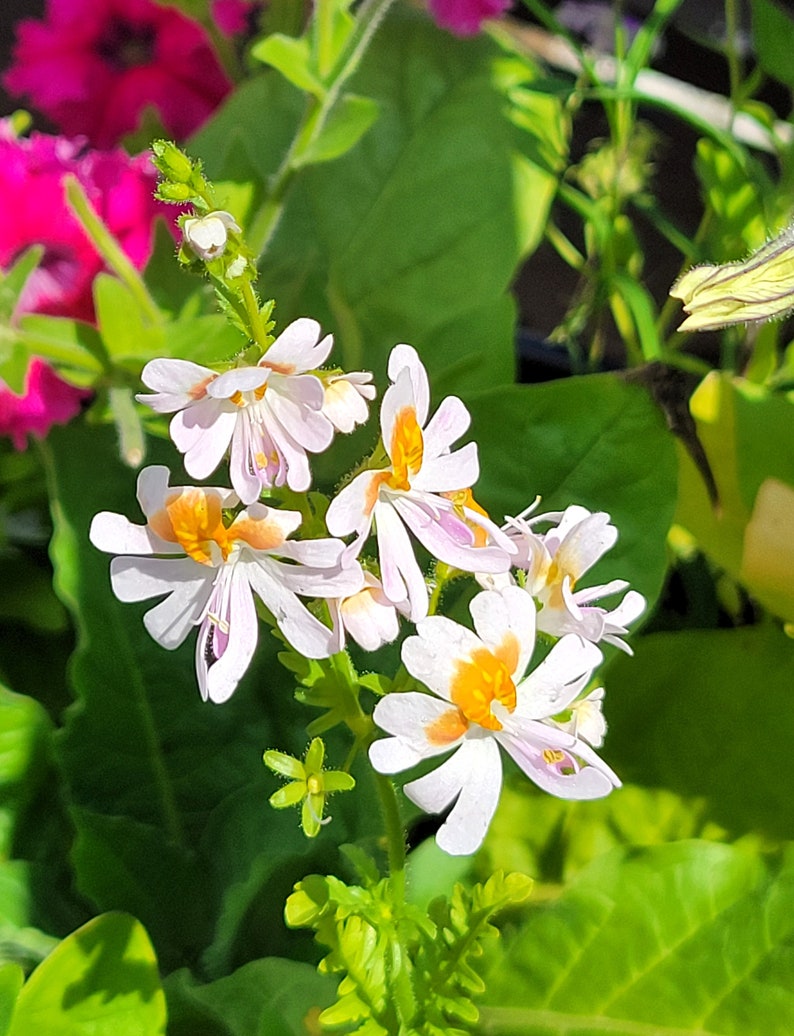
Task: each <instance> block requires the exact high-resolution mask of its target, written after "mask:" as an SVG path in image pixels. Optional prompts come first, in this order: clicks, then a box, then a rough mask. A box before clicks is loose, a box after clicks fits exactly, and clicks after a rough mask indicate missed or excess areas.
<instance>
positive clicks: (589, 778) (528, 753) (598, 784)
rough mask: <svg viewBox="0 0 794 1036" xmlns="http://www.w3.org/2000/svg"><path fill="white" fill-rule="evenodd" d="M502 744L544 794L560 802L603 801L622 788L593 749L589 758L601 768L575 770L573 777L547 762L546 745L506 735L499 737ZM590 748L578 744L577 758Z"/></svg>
mask: <svg viewBox="0 0 794 1036" xmlns="http://www.w3.org/2000/svg"><path fill="white" fill-rule="evenodd" d="M499 741H500V743H501V744H502V745H503V746H504V748H505V749H506V751H507V752H508V753H509V754H510V755H511V756H512V758H513V759H514V760H515V762H516V763H517V764H518V766H520V767H521V769H522V770H523V771H524V773H525V774H526V775H527V777H529V779H530V780H531V781H533V782H534V783H535V784H537V785H538V787H539V788H542V789H543V791H547V792H549V794H551V795H556V796H557V797H558V798H561V799H579V800H582V799H600V798H603V797H604V796H605V795H608V794H609V793H610V792H611V791H612V789H613V788H615V787H619V786H620V781H619V780H618V778H617V777H616V776H615V774H614V773H613V772H612V770H610V768H609V767H608V766H606V765H605V764H604V763H602V762H601V760H600V759H598V756H596V754H595V752H593V751H592V749H589V750H588V752H587V754H588V756H591V757H594V758H595V759H596V760H597V761H598V763H599V766H596V765H590V766H584V767H582V768H581V769H575V771H574V772H573V773H567V774H564V773H560V772H559V769H558V768H557V766H556V765H553V764H549V763H548V762H546V760H545V759H544V757H543V751H544V746H543V745H538V744H534V743H531V742H528V741H524V740H521V739H520V738H516V737H513V736H511V735H507V734H505V733H504V732H502V733H501V734H500V735H499ZM586 748H587V746H586V745H584V744H583V742H576V746H575V749H574V750H573V751H574V754H575V755H582V754H583V750H584V749H586ZM572 762H573V761H572ZM574 765H575V764H574ZM602 767H603V769H602Z"/></svg>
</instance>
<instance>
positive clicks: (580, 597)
mask: <svg viewBox="0 0 794 1036" xmlns="http://www.w3.org/2000/svg"><path fill="white" fill-rule="evenodd" d="M549 519H551V520H553V521H556V522H557V523H558V524H557V525H555V526H553V527H552V528H551V529H549V530H548V532H545V533H537V532H535V531H534V530H533V529H532V525H533V524H535V523H536V522H540V521H544V520H549ZM505 528H506V530H507V533H508V535H509V536H510V537H511V539H512V540H513V542H514V543H515V544H516V546H517V547H518V554H517V556H516V557H514V558H513V564H514V565H515V566H516V567H517V568H522V569H525V570H526V573H527V576H526V584H525V586H526V589H527V591H528V592H529V593H530V594H531V595H532V596H533V597H535V598H537V600H538V602H539V603H540V604H541V605H542V607H541V609H540V611H539V613H538V629H539V630H541V631H542V632H544V633H550V634H552V635H553V636H555V637H561V636H563V635H564V634H566V633H578V634H579V636H581V637H584V638H585V639H587V640H591V641H593V642H594V643H595V642H598V641H602V640H603V641H606V642H607V643H608V644H612V645H614V646H615V647H618V648H620V649H621V650H622V651H625V652H626V653H627V654H631V653H632V652H631V649H630V648H629V646H628V645H627V644H626V643H625V641H623V640H621V639H620V638H621V636H623V635H625V634H626V633H628V629H627V627H628V625H629V624H630V623H632V622H633V621H634V620H635V619H636V618H638V617H639V616H640V615H641V614H642V613H643V611H644V610H645V598H644V597H643V596H642V594H640V593H637V592H636V590H630V591H629V592H628V593H627V594H626V596H625V597H624V598H623V600H622V602H621V603H620V604H619V605H618V606H617V607H616V608H613V609H612V611H608V610H607V609H606V608H602V607H599V606H597V605H596V606H594V605H593V604H592V602H593V601H597V600H600V599H601V598H602V597H609V596H611V595H612V594H618V593H622V592H623V591H624V590H626V589H627V588H628V585H629V584H628V583H627V582H626V581H625V580H624V579H613V580H612V581H611V582H609V583H604V584H602V585H601V586H591V587H586V588H584V589H581V588H579V589H577V587H578V586H579V581H580V579H581V578H582V576H583V575H584V574H585V573H586V572H587V571H588V570H589V569H590V568H591V567H592V566H593V565H594V564H595V563H596V561H598V559H599V558H600V557H601V556H602V555H603V554H605V553H606V552H607V551H608V550H609V549H610V548H611V547H613V546H614V545H615V542H616V541H617V538H618V530H617V529H616V528H615V526H614V525H611V524H610V520H609V515H608V514H606V513H605V512H603V511H599V512H597V513H595V514H594V513H591V512H590V511H588V510H587V508H585V507H579V506H576V505H573V506H571V507H568V508H566V510H565V511H563V512H562V513H556V514H545V515H538V516H537V517H535V518H532V519H530V520H529V521H527V520H526V519H524V518H522V517H518V518H511V519H508V524H507V526H506V527H505Z"/></svg>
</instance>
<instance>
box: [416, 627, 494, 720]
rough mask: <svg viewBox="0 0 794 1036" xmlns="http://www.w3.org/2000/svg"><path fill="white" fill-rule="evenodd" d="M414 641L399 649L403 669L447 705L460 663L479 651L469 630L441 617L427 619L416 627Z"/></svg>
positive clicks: (477, 644) (474, 637)
mask: <svg viewBox="0 0 794 1036" xmlns="http://www.w3.org/2000/svg"><path fill="white" fill-rule="evenodd" d="M416 633H417V635H416V636H415V637H408V638H407V640H406V641H405V642H404V643H403V646H402V660H403V664H404V665H405V668H406V669H407V670H408V672H409V673H410V674H411V676H413V677H415V678H416V679H417V680H420V681H421V682H422V683H423V684H425V686H426V687H429V688H430V690H431V691H434V692H435V693H436V694H438V695H439V696H440V697H442V698H446V699H447V701H449V694H450V689H449V685H450V682H451V680H452V677H453V675H454V673H455V671H456V669H457V666H458V663H459V662H460V660H461V659H465V658H468V657H470V655H471V654H472V652H473V651H476V650H477V649H478V648H481V647H482V642H481V641H480V639H479V638H478V637H477V636H475V634H474V633H472V631H471V630H469V629H466V627H465V626H461V625H460V623H457V622H454V621H453V620H452V619H449V618H447V617H446V616H445V615H431V616H430V617H429V618H426V619H422V621H421V622H418V623H417V625H416Z"/></svg>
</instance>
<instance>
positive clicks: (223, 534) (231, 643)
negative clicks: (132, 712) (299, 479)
mask: <svg viewBox="0 0 794 1036" xmlns="http://www.w3.org/2000/svg"><path fill="white" fill-rule="evenodd" d="M138 501H139V502H140V505H141V509H142V510H143V513H144V514H145V515H146V519H147V522H146V525H135V524H133V523H132V522H130V521H129V520H128V519H127V518H125V517H124V516H123V515H120V514H113V513H111V512H109V511H103V512H102V513H100V514H98V515H96V516H95V517H94V520H93V521H92V523H91V531H90V539H91V542H92V543H93V544H94V546H95V547H98V548H99V549H100V550H104V551H107V552H108V553H110V554H117V555H123V556H121V557H115V558H114V559H113V561H112V562H111V563H110V578H111V583H112V586H113V592H114V593H115V595H116V596H117V597H118V598H119V600H121V601H144V600H147V599H148V598H150V597H159V596H162V595H164V594H165V595H167V596H166V598H165V600H164V601H161V602H160V604H158V605H156V606H155V607H154V608H152V609H151V610H150V611H148V612H147V613H146V615H145V616H144V620H143V621H144V625H145V626H146V629H147V630H148V631H149V633H150V634H151V635H152V637H154V639H155V640H156V641H157V642H158V644H161V645H162V646H163V647H165V648H169V649H174V648H176V647H179V645H180V644H181V643H182V642H183V641H184V640H185V638H186V637H187V636H188V634H189V633H190V630H191V629H192V628H193V627H194V626H198V627H199V634H198V641H197V644H196V675H197V677H198V682H199V689H200V691H201V696H202V698H204V699H205V700H206V699H207V698H209V699H210V701H213V702H222V701H226V699H227V698H229V697H230V696H231V694H232V693H233V692H234V690H235V688H236V686H237V683H238V681H239V680H240V678H241V677H242V675H243V674H244V673H245V671H246V669H247V668H248V665H249V663H250V661H251V658H252V657H253V654H254V649H255V648H256V642H257V636H258V622H257V616H256V608H255V606H254V599H253V595H252V591H253V592H254V593H256V594H257V595H258V596H259V597H260V598H261V600H262V601H263V603H264V604H265V606H266V607H267V608H268V609H269V610H270V611H271V612H272V613H273V617H274V619H275V621H276V623H277V624H278V626H279V628H280V629H281V631H282V632H283V634H284V636H285V637H286V638H287V640H288V641H289V642H290V643H291V644H292V645H293V647H295V648H296V649H297V650H298V651H300V652H302V653H303V654H304V655H307V656H308V657H309V658H324V657H326V656H328V655H331V654H333V653H334V652H336V651H339V650H340V649H341V646H342V645H341V640H340V631H334V630H331V629H329V628H328V627H327V626H324V625H323V623H321V622H320V620H319V619H317V618H315V616H314V615H312V614H311V612H309V611H308V609H307V608H306V607H305V605H304V604H302V603H301V602H300V601H299V600H298V597H297V596H296V595H297V594H301V595H303V596H309V597H338V596H341V595H344V594H347V593H353V592H355V591H356V590H357V589H358V588H359V587H360V585H361V581H362V573H361V569H360V568H359V566H358V565H354V566H352V567H347V568H345V569H342V568H341V567H340V565H339V559H340V556H341V554H342V552H343V550H344V544H343V543H341V542H340V541H339V540H331V539H320V540H295V541H292V540H289V541H288V540H287V537H288V536H289V535H290V534H291V533H293V532H295V530H296V529H297V528H298V526H299V525H300V522H301V516H300V514H299V513H298V512H297V511H279V510H275V509H274V508H269V507H266V506H265V505H264V504H253V505H252V506H251V507H249V508H248V509H247V510H244V511H241V512H240V513H239V514H238V515H237V516H236V517H235V518H234V519H233V520H232V521H228V519H227V518H226V517H225V515H224V510H226V509H228V508H231V507H234V506H235V505H236V504H237V503H238V501H237V497H236V496H235V494H234V493H232V492H231V490H227V489H218V488H215V487H208V486H204V487H198V486H169V485H168V469H167V468H165V467H160V466H153V467H148V468H144V469H143V471H141V473H140V475H139V476H138ZM147 555H148V556H147ZM151 555H157V556H154V557H152V556H151Z"/></svg>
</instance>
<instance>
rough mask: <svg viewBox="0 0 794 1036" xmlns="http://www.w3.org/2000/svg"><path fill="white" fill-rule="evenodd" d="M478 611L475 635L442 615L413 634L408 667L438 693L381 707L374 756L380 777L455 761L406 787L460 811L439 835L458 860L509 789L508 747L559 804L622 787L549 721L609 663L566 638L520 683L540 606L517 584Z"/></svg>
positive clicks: (484, 598)
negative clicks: (440, 758) (435, 760)
mask: <svg viewBox="0 0 794 1036" xmlns="http://www.w3.org/2000/svg"><path fill="white" fill-rule="evenodd" d="M470 608H471V615H472V618H473V620H474V628H475V630H476V633H472V632H471V630H468V629H466V628H465V627H463V626H460V625H458V623H456V622H453V621H452V620H451V619H447V618H444V617H442V616H431V617H430V618H427V619H423V620H422V621H421V622H419V623H418V624H417V627H416V631H417V636H415V637H409V638H408V639H407V640H406V641H405V643H404V644H403V649H402V658H403V662H404V664H405V666H406V668H407V669H408V671H409V672H410V673H411V674H412V675H413V676H414V677H415V678H416V679H417V680H421V681H422V683H424V684H425V685H426V686H427V687H428V688H429V689H430V690H431V691H432V692H433V695H429V694H421V693H419V692H416V691H409V692H406V693H404V694H388V695H386V697H385V698H382V699H381V700H380V701H379V702H378V704H377V706H376V708H375V712H374V719H375V722H376V723H377V724H378V726H379V727H381V728H382V729H383V730H385V731H386V732H387V733H389V734H391V735H392V736H391V737H388V738H384V739H382V740H380V741H376V742H375V743H374V744H373V745H372V746H371V748H370V759H371V761H372V764H373V766H374V767H375V769H376V770H378V771H380V772H381V773H397V772H399V771H401V770H405V769H407V768H409V767H411V766H414V765H416V764H417V763H419V762H421V761H422V760H425V759H430V758H432V757H434V756H437V755H441V754H443V753H446V752H450V751H452V752H453V754H452V755H451V756H450V757H449V758H448V759H446V760H445V761H444V762H443V763H442V764H441V765H440V766H439V767H438V768H436V769H434V770H431V771H430V772H429V773H428V774H426V775H425V776H424V777H420V778H419V779H418V780H415V781H411V782H410V783H409V784H406V785H405V787H404V789H403V790H404V791H405V793H406V795H407V796H408V797H409V798H410V799H411V800H412V801H413V802H415V803H416V804H417V805H418V806H420V807H421V808H422V809H424V810H425V811H426V812H429V813H440V812H441V811H442V810H444V809H446V808H447V807H448V806H449V805H450V804H451V803H453V802H454V806H453V808H452V811H451V813H450V814H449V816H448V817H447V819H446V821H445V822H444V824H442V826H441V828H440V830H439V832H438V834H437V836H436V840H437V841H438V844H439V846H440V847H441V848H442V849H444V850H445V851H446V852H448V853H451V854H453V855H467V854H469V853H472V852H474V851H475V850H476V849H478V848H479V846H480V845H481V844H482V840H483V838H484V837H485V832H486V830H487V829H488V825H489V824H490V822H491V818H492V816H493V814H494V811H495V809H496V805H497V802H498V801H499V792H500V790H501V785H502V762H501V756H500V752H499V747H500V746H501V747H502V748H503V749H504V750H505V751H506V752H507V753H508V754H509V755H510V756H512V758H513V759H514V760H515V762H516V763H517V764H518V766H519V767H520V768H521V769H522V770H523V771H524V773H525V774H526V775H527V776H528V777H529V778H530V779H531V780H532V781H534V782H535V783H536V784H537V785H538V786H539V787H541V788H543V789H544V790H545V791H548V792H550V793H551V794H553V795H557V796H559V797H560V798H567V799H592V798H600V797H602V796H604V795H607V794H609V792H610V791H611V790H612V789H613V788H615V787H619V786H620V781H619V780H618V778H617V776H616V775H615V774H614V773H613V772H612V770H611V769H610V768H609V767H608V766H607V765H606V764H605V763H604V762H603V761H602V760H601V759H599V757H598V756H597V755H596V753H595V752H594V751H593V749H592V748H591V747H590V746H589V745H587V744H586V743H585V742H584V740H582V739H581V738H580V737H577V736H576V734H575V733H570V732H566V731H563V730H561V729H559V726H558V725H557V724H556V723H555V721H554V719H553V717H554V716H557V715H559V714H560V713H561V712H563V711H564V710H565V709H567V708H569V707H570V705H571V703H572V702H573V701H575V699H576V698H577V696H578V695H579V694H580V693H581V691H582V690H583V689H584V687H585V685H586V684H587V682H588V681H589V679H590V674H591V672H592V670H593V669H594V668H595V666H597V665H598V664H599V663H600V661H601V658H602V656H601V652H600V651H599V650H598V648H597V647H595V645H594V644H591V643H589V642H588V641H586V640H583V639H582V638H581V637H577V636H565V637H563V638H562V639H561V640H560V641H558V643H557V644H555V645H554V647H553V648H552V649H551V651H550V653H549V654H548V655H547V657H546V658H545V659H544V661H543V662H541V664H540V665H539V666H538V667H537V668H536V669H535V670H533V671H532V672H531V673H530V674H529V675H528V676H526V677H524V673H525V672H526V669H527V666H528V665H529V661H530V658H531V656H532V651H533V648H534V644H535V604H534V602H533V600H532V598H531V597H530V596H529V595H528V594H527V593H526V592H525V591H524V590H522V589H521V588H519V587H516V586H510V587H506V588H505V589H504V590H500V591H497V590H487V591H484V592H483V593H480V594H478V595H477V596H476V597H475V598H474V600H473V601H472V602H471V606H470Z"/></svg>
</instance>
